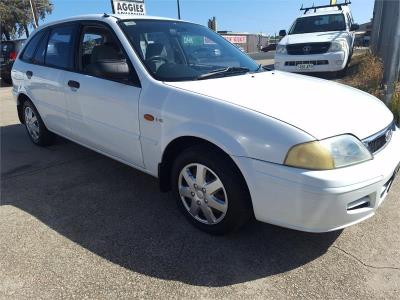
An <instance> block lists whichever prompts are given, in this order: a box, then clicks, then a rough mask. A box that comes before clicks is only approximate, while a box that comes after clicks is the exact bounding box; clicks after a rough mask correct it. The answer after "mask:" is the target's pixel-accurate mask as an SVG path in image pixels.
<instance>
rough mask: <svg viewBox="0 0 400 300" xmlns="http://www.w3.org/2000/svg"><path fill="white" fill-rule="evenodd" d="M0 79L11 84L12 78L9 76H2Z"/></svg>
mask: <svg viewBox="0 0 400 300" xmlns="http://www.w3.org/2000/svg"><path fill="white" fill-rule="evenodd" d="M1 79H3V81H4V82H5V83H6V84H12V79H11V77H7V76H6V77H2V78H1Z"/></svg>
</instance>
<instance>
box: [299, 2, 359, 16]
mask: <svg viewBox="0 0 400 300" xmlns="http://www.w3.org/2000/svg"><path fill="white" fill-rule="evenodd" d="M349 4H351V1H350V0H345V2H344V3H336V4H330V5H321V6H314V4H313V6H311V7H303V5H301V8H300V10H301V11H304V14H306V13H308V12H309V11H310V10H314V12H317V9H320V8H328V7H337V8H338V9H339V10H342V6H347V5H349Z"/></svg>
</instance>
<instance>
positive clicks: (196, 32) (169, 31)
mask: <svg viewBox="0 0 400 300" xmlns="http://www.w3.org/2000/svg"><path fill="white" fill-rule="evenodd" d="M120 24H121V27H122V29H123V30H124V32H125V33H126V35H127V37H128V39H129V40H130V42H131V44H132V46H133V48H134V49H135V51H136V53H137V54H138V55H139V57H140V59H141V60H142V61H143V63H144V65H145V66H146V68H147V69H148V70H149V72H150V73H151V74H152V75H153V76H154V77H155V78H157V79H159V80H163V81H184V80H195V79H200V78H201V79H205V78H208V76H211V75H212V74H211V73H215V72H218V71H226V72H225V73H224V75H223V76H228V73H229V76H234V75H238V74H243V72H255V71H258V70H260V68H259V66H258V64H257V63H255V62H254V61H253V60H252V59H251V58H249V57H248V56H247V55H245V54H243V53H242V52H241V51H240V50H239V49H238V48H237V47H235V46H234V45H232V44H230V43H229V42H228V41H227V40H225V39H224V38H223V37H221V36H220V35H218V34H216V33H214V32H213V31H211V30H209V29H208V28H205V27H203V26H200V25H196V24H191V23H186V22H173V21H154V20H135V21H130V20H128V21H123V22H121V23H120Z"/></svg>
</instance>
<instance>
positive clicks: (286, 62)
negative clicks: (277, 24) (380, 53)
mask: <svg viewBox="0 0 400 300" xmlns="http://www.w3.org/2000/svg"><path fill="white" fill-rule="evenodd" d="M349 4H350V3H349V2H347V1H346V2H345V3H342V4H336V5H324V6H313V7H309V8H301V11H304V13H303V15H301V16H300V17H299V18H297V19H296V21H295V22H294V23H293V25H292V26H291V28H290V30H289V32H288V33H286V30H281V31H280V33H279V34H280V35H281V36H284V37H283V39H282V40H281V41H280V42H279V44H278V46H277V49H276V55H275V69H277V70H282V71H288V72H301V73H303V72H337V73H338V75H344V73H345V72H346V70H347V67H348V65H349V62H350V60H351V56H352V54H353V45H354V36H355V35H354V31H355V30H357V29H358V28H359V25H358V24H355V23H354V20H353V16H352V14H351V11H350V7H349V6H348V5H349Z"/></svg>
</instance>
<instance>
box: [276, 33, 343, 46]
mask: <svg viewBox="0 0 400 300" xmlns="http://www.w3.org/2000/svg"><path fill="white" fill-rule="evenodd" d="M346 35H347V33H346V32H345V31H329V32H312V33H302V34H290V35H287V36H285V37H284V38H283V39H282V40H281V41H280V42H279V44H281V45H291V44H304V43H321V42H332V41H334V40H341V39H344V38H345V37H346Z"/></svg>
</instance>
